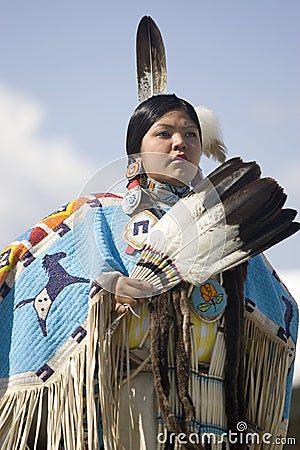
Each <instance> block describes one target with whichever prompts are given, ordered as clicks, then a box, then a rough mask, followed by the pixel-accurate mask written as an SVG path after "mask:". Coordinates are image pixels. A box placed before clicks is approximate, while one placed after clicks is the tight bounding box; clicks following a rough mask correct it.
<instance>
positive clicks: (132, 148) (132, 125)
mask: <svg viewBox="0 0 300 450" xmlns="http://www.w3.org/2000/svg"><path fill="white" fill-rule="evenodd" d="M177 110H179V111H184V112H186V113H187V114H188V116H189V117H190V119H191V120H192V121H193V122H194V124H195V125H196V126H197V128H198V131H199V136H200V141H201V142H202V139H201V127H200V123H199V119H198V116H197V113H196V111H195V109H194V107H193V106H192V105H191V104H190V103H189V102H187V101H186V100H183V99H181V98H179V97H177V96H176V95H175V94H161V95H154V96H153V97H150V98H148V99H147V100H145V101H144V102H142V103H141V104H140V105H139V106H138V107H137V108H136V109H135V110H134V112H133V114H132V116H131V118H130V121H129V124H128V128H127V137H126V152H127V155H132V154H135V153H140V151H141V143H142V139H143V137H144V136H145V134H146V133H147V131H148V130H149V129H150V128H151V127H152V125H153V124H154V123H155V122H157V121H158V120H159V119H160V118H161V117H162V116H164V115H165V114H167V113H168V112H170V111H177Z"/></svg>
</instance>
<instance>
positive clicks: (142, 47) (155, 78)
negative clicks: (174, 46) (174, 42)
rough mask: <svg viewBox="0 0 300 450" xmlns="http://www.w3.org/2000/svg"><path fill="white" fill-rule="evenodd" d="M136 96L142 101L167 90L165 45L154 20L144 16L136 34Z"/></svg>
mask: <svg viewBox="0 0 300 450" xmlns="http://www.w3.org/2000/svg"><path fill="white" fill-rule="evenodd" d="M136 61H137V79H138V97H139V101H140V102H143V101H144V100H147V98H149V97H151V96H152V95H156V94H165V93H166V91H167V68H166V55H165V47H164V43H163V40H162V37H161V34H160V31H159V29H158V27H157V25H156V24H155V22H154V20H153V19H152V18H151V17H149V16H144V17H143V18H142V19H141V21H140V23H139V26H138V30H137V36H136Z"/></svg>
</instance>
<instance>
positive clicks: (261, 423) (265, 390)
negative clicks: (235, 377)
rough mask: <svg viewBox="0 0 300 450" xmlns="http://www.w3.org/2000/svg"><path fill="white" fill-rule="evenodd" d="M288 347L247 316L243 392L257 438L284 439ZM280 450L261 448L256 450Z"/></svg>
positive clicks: (270, 447) (248, 415)
mask: <svg viewBox="0 0 300 450" xmlns="http://www.w3.org/2000/svg"><path fill="white" fill-rule="evenodd" d="M288 367H289V361H288V347H287V345H286V344H285V343H284V342H283V341H282V340H281V339H279V338H277V337H276V336H274V335H272V334H268V333H267V332H266V329H265V328H263V327H262V326H261V325H260V324H259V323H258V322H256V321H253V320H251V319H250V318H249V317H248V316H247V315H246V370H245V377H246V383H245V385H246V392H245V398H246V400H247V404H248V408H247V419H248V421H249V423H250V424H251V425H252V426H253V429H254V431H256V432H258V433H259V434H260V435H262V434H263V433H270V434H271V435H272V437H273V440H275V437H277V436H280V437H285V434H284V431H283V429H282V416H283V410H284V400H285V384H286V378H287V373H288ZM257 448H259V449H262V450H263V449H268V450H269V449H272V448H276V449H279V448H281V447H280V446H279V445H278V444H277V446H272V445H271V446H270V444H261V445H260V446H259V447H255V449H257Z"/></svg>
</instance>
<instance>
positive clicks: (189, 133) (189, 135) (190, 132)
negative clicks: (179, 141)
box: [185, 131, 197, 137]
mask: <svg viewBox="0 0 300 450" xmlns="http://www.w3.org/2000/svg"><path fill="white" fill-rule="evenodd" d="M185 135H186V136H187V137H197V133H195V131H188V132H187V133H186V134H185Z"/></svg>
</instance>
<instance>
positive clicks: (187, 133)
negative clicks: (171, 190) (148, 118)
mask: <svg viewBox="0 0 300 450" xmlns="http://www.w3.org/2000/svg"><path fill="white" fill-rule="evenodd" d="M200 155H201V142H200V136H199V131H198V128H197V126H196V124H195V123H194V122H193V121H192V120H191V118H190V117H189V115H188V114H187V113H186V112H184V111H181V110H178V111H171V112H169V113H167V114H165V115H164V116H162V117H161V118H160V119H159V120H158V121H157V122H155V123H154V124H153V125H152V127H151V128H150V129H149V130H148V132H147V133H146V134H145V136H144V137H143V140H142V144H141V158H142V163H143V167H144V170H145V172H146V173H147V175H148V176H149V177H151V178H153V179H155V180H156V181H159V182H160V183H166V184H171V185H174V186H183V185H187V184H189V183H190V181H191V180H192V179H193V178H194V177H195V175H196V173H197V170H198V165H199V160H200Z"/></svg>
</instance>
